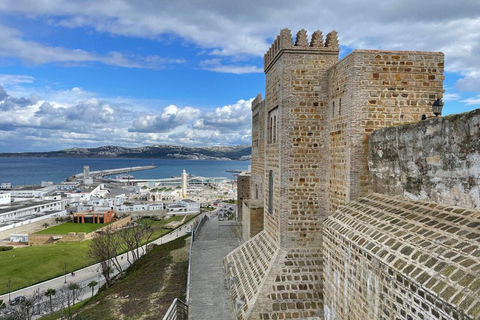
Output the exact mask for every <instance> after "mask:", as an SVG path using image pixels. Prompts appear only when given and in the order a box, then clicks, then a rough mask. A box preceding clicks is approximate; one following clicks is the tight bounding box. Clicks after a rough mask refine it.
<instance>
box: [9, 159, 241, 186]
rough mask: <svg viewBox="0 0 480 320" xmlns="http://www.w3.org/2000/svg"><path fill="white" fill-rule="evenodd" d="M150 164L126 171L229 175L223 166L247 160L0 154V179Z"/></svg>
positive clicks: (237, 166) (19, 181) (59, 177)
mask: <svg viewBox="0 0 480 320" xmlns="http://www.w3.org/2000/svg"><path fill="white" fill-rule="evenodd" d="M152 164H153V165H155V166H157V168H155V169H152V170H144V171H136V172H132V173H130V174H131V175H133V176H134V177H135V178H137V179H160V178H170V177H171V176H179V175H180V174H181V173H182V170H183V169H185V170H186V171H187V172H188V173H191V174H194V175H197V176H203V177H227V178H228V179H233V175H234V174H233V173H230V172H226V170H246V169H248V166H249V165H250V161H233V160H232V161H219V160H217V161H215V160H176V159H172V160H170V159H104V158H102V159H95V158H1V157H0V183H3V182H7V183H8V182H10V183H12V185H13V186H15V185H25V184H27V185H29V184H40V182H41V181H53V182H54V183H60V182H61V181H64V180H65V179H67V178H68V177H69V176H72V175H74V174H76V173H81V172H83V166H84V165H88V166H90V171H97V170H105V169H116V168H126V167H134V166H147V165H152Z"/></svg>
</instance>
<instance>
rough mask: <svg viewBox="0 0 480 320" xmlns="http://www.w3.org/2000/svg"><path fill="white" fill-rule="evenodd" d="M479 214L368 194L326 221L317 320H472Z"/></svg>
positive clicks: (479, 300)
mask: <svg viewBox="0 0 480 320" xmlns="http://www.w3.org/2000/svg"><path fill="white" fill-rule="evenodd" d="M479 225H480V212H479V211H473V210H469V209H462V208H459V207H447V206H442V205H438V204H436V203H431V202H422V201H411V200H407V199H404V198H395V197H391V196H385V195H380V194H372V195H370V196H368V197H364V198H360V199H358V200H356V201H353V202H351V203H349V204H348V205H347V206H345V207H342V208H340V209H339V210H337V211H336V212H335V213H334V214H333V215H332V216H330V217H329V218H328V219H327V222H326V228H325V240H324V252H323V253H324V255H323V259H324V278H325V289H324V303H325V320H340V319H341V320H364V319H372V320H377V319H378V320H380V319H385V320H387V319H388V320H396V319H423V320H438V319H442V320H443V319H445V320H446V319H452V320H453V319H457V320H458V319H462V320H463V319H469V320H473V319H478V318H479V317H480V297H479V295H478V292H479V289H480V275H479V271H480V260H479V259H478V256H479V255H480V246H479V240H480V231H479V229H478V226H479Z"/></svg>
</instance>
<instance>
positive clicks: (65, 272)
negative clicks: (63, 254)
mask: <svg viewBox="0 0 480 320" xmlns="http://www.w3.org/2000/svg"><path fill="white" fill-rule="evenodd" d="M67 267H68V263H66V262H65V263H64V265H63V273H64V274H65V282H64V283H67Z"/></svg>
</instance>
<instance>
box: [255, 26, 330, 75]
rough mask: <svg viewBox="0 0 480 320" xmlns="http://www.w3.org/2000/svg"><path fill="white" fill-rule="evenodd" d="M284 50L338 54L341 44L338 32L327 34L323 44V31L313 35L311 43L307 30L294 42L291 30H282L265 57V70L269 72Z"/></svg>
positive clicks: (297, 36)
mask: <svg viewBox="0 0 480 320" xmlns="http://www.w3.org/2000/svg"><path fill="white" fill-rule="evenodd" d="M284 50H297V51H301V50H305V51H307V52H308V51H312V52H318V51H324V52H326V53H327V52H334V53H338V51H339V44H338V37H337V31H335V30H333V31H332V32H330V33H329V34H327V37H326V40H325V42H323V35H322V31H320V30H317V31H315V32H314V33H313V34H312V37H311V40H310V42H309V41H308V35H307V30H305V29H302V30H300V31H298V32H297V34H296V37H295V41H293V37H292V33H291V31H290V30H289V29H282V30H281V31H280V34H279V35H278V36H277V38H276V39H275V41H274V42H273V44H272V45H271V46H270V49H268V51H267V53H265V55H264V58H263V59H264V70H267V69H268V67H269V66H270V64H271V63H272V62H273V61H275V59H276V57H277V56H279V55H280V53H281V52H282V51H284Z"/></svg>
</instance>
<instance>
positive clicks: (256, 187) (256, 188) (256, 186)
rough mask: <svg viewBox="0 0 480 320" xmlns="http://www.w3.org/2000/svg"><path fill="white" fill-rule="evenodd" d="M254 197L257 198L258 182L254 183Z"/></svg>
mask: <svg viewBox="0 0 480 320" xmlns="http://www.w3.org/2000/svg"><path fill="white" fill-rule="evenodd" d="M255 199H258V184H256V185H255Z"/></svg>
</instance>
